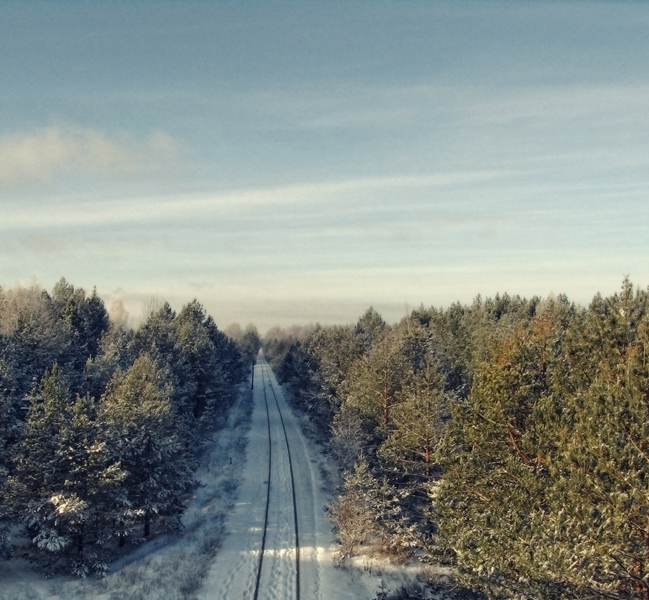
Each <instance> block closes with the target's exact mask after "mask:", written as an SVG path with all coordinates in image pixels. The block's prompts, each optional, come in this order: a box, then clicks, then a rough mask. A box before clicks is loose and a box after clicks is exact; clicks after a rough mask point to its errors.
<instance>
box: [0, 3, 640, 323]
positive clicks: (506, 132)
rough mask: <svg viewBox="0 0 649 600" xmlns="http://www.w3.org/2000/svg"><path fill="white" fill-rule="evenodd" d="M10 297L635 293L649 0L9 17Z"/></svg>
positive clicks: (98, 9)
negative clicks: (65, 292)
mask: <svg viewBox="0 0 649 600" xmlns="http://www.w3.org/2000/svg"><path fill="white" fill-rule="evenodd" d="M1 7H2V19H0V82H1V86H0V207H1V208H2V217H1V218H0V284H2V285H4V286H11V285H13V284H14V283H16V282H18V281H21V282H23V283H29V282H30V280H31V279H32V278H36V280H37V281H38V282H39V283H40V284H41V285H43V286H45V287H47V288H51V286H52V285H53V284H54V283H55V282H56V281H57V280H58V279H59V278H60V277H62V276H65V277H66V278H67V279H68V280H69V281H70V282H72V283H73V284H75V285H77V286H82V287H85V288H87V289H91V288H92V287H93V286H96V287H97V290H98V292H99V293H100V295H102V297H103V298H105V299H106V301H107V303H110V301H111V300H112V299H113V298H116V297H119V298H121V299H122V300H123V302H124V303H125V305H126V308H127V310H128V311H129V312H130V313H131V314H132V315H133V316H134V317H138V316H139V315H140V311H141V305H142V302H143V300H145V299H146V298H149V297H150V296H152V295H157V296H158V297H160V298H164V299H167V300H169V301H170V302H171V304H172V305H173V306H174V307H176V308H180V307H181V306H182V304H183V303H185V302H187V301H189V300H191V299H192V298H193V297H197V298H198V299H199V300H200V301H201V302H202V303H203V304H204V305H205V306H206V308H207V309H208V310H209V312H210V313H211V314H213V315H214V317H215V318H216V320H217V323H219V324H220V325H222V326H226V325H228V324H229V323H230V322H232V321H238V322H241V323H242V324H245V323H248V322H250V321H252V322H254V323H256V324H257V325H258V326H259V328H260V330H262V331H263V330H265V329H266V328H268V327H270V326H272V325H275V324H278V325H287V324H290V323H304V322H316V321H320V322H323V323H331V322H352V321H354V320H355V319H356V318H357V316H358V315H359V314H360V313H361V312H362V311H363V310H364V309H365V308H367V307H368V306H369V305H370V304H372V305H374V306H375V307H376V308H377V309H378V310H379V311H380V312H382V313H383V314H384V316H385V317H386V318H387V319H388V320H397V319H399V318H400V317H401V316H403V314H404V313H405V311H406V307H409V308H412V307H414V306H418V305H419V304H421V303H423V304H424V305H426V306H428V305H431V304H434V305H438V306H441V305H448V304H449V303H450V302H452V301H455V300H460V301H462V302H470V301H471V299H472V298H473V297H474V296H475V295H477V294H478V293H481V294H482V295H483V296H486V295H493V294H495V293H496V292H504V291H507V292H509V293H518V294H521V295H526V296H530V295H533V294H538V295H541V296H545V295H547V294H549V293H560V292H564V293H567V294H568V295H569V296H570V298H572V299H574V300H576V301H579V302H583V303H586V302H588V301H589V300H590V299H591V298H592V296H593V295H594V294H595V293H596V292H597V291H601V292H602V293H605V294H608V293H611V292H613V291H615V290H617V289H618V288H619V286H620V284H621V281H622V277H623V276H624V275H625V274H629V275H630V276H631V278H632V280H633V281H634V282H636V283H637V284H640V285H642V286H643V287H644V286H646V285H647V283H649V260H648V259H649V236H648V235H647V233H648V232H649V231H648V230H649V202H648V198H647V195H648V191H649V135H648V133H649V60H648V59H649V4H647V3H645V2H628V3H627V2H619V1H615V2H582V1H579V2H573V1H565V2H559V1H554V2H533V1H522V0H521V1H519V2H514V1H506V2H500V1H498V0H490V1H488V2H487V1H483V2H462V1H458V0H455V1H437V2H436V1H427V2H423V1H421V2H420V1H416V0H415V1H393V2H384V1H380V0H379V1H371V2H370V1H367V2H363V1H355V2H337V1H335V0H327V1H326V2H325V1H318V0H315V1H310V2H307V1H303V2H297V1H296V2H279V1H278V2H251V1H246V0H243V1H237V2H234V1H231V2H201V1H185V2H159V1H156V2H137V1H133V2H119V1H116V2H110V3H98V2H67V1H59V2H32V1H30V0H27V1H21V2H5V1H3V2H2V4H1Z"/></svg>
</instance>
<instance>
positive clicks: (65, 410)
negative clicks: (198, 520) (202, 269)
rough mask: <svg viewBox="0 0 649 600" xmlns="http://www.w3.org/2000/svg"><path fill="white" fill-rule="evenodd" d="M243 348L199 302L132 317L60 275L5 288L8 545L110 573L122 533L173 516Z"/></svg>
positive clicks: (1, 533) (63, 568)
mask: <svg viewBox="0 0 649 600" xmlns="http://www.w3.org/2000/svg"><path fill="white" fill-rule="evenodd" d="M248 359H249V358H248V357H246V356H245V352H242V351H241V350H240V348H239V347H238V346H237V344H235V342H234V341H233V340H231V339H230V338H229V337H227V336H226V335H225V334H224V333H222V332H221V331H220V330H219V329H218V328H217V326H216V324H215V323H214V321H213V320H212V318H211V317H209V316H207V315H206V313H205V310H204V309H203V307H202V306H201V305H200V304H199V303H198V302H197V301H196V300H194V301H192V302H190V303H189V304H187V305H186V306H184V307H183V308H182V310H181V311H180V312H179V313H176V312H174V311H173V310H172V308H171V307H170V306H169V305H168V304H167V303H153V304H152V306H151V307H150V310H149V311H148V314H147V315H146V318H145V320H144V321H143V323H142V324H141V325H140V326H139V327H138V328H137V330H135V331H133V330H130V329H126V328H124V327H121V326H117V325H115V324H112V323H111V321H110V319H109V316H108V313H107V311H106V308H105V306H104V303H103V301H102V300H101V299H100V298H99V297H98V296H97V294H96V292H95V291H93V292H92V293H91V294H86V292H85V291H84V290H83V289H81V288H75V287H74V286H73V285H71V284H70V283H68V282H67V281H65V279H62V280H61V281H60V282H59V283H57V284H56V285H55V286H54V289H53V290H52V292H51V293H48V292H47V291H45V290H42V289H40V288H39V287H38V286H32V287H30V288H22V287H16V288H14V289H10V290H2V289H1V288H0V553H1V554H2V555H3V556H4V557H9V556H11V555H12V553H14V552H15V551H16V548H15V547H14V545H12V540H13V541H15V540H16V539H19V540H24V539H26V540H27V541H28V544H27V546H24V545H23V544H20V546H21V547H20V552H21V555H23V556H26V557H27V558H29V559H30V560H31V561H33V562H34V563H35V565H36V566H37V568H39V569H40V570H41V571H43V572H45V573H54V572H68V573H74V574H75V575H78V576H82V577H85V576H87V575H91V574H95V575H102V574H104V573H105V572H106V570H107V564H108V562H109V560H110V559H111V558H112V557H114V556H115V552H116V551H117V549H119V548H120V547H124V546H128V545H133V544H138V543H140V542H142V541H143V540H144V539H146V538H147V537H148V536H149V535H150V533H151V532H152V531H153V530H154V529H155V530H157V531H170V530H175V529H178V528H179V525H180V515H181V513H182V510H183V497H184V495H186V494H187V492H188V491H189V490H191V489H192V486H193V485H194V480H193V472H194V470H195V468H196V465H197V461H196V459H197V456H198V454H199V452H200V449H201V442H202V440H203V439H204V437H205V435H206V434H207V433H208V432H209V431H210V430H211V429H212V428H213V427H214V422H215V418H216V417H217V416H218V415H219V414H222V413H223V411H224V410H226V409H227V408H228V407H229V406H230V405H231V403H232V402H233V400H234V398H235V395H236V385H237V384H238V383H239V382H240V381H241V380H242V378H243V377H244V376H245V367H244V365H245V362H246V360H248Z"/></svg>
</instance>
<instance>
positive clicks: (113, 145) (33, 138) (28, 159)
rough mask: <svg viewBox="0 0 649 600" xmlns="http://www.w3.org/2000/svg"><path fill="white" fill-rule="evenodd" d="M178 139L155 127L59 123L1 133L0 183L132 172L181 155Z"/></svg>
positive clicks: (12, 184)
mask: <svg viewBox="0 0 649 600" xmlns="http://www.w3.org/2000/svg"><path fill="white" fill-rule="evenodd" d="M177 158H178V144H177V143H176V142H175V141H174V140H173V139H172V138H171V137H170V136H168V135H167V134H165V133H162V132H155V133H153V134H151V135H150V136H149V137H148V138H147V139H144V140H138V139H135V138H134V137H133V136H130V135H128V134H125V133H118V134H108V133H106V132H104V131H100V130H96V129H83V128H79V127H71V126H57V127H45V128H40V129H34V130H32V131H29V132H18V133H14V134H10V135H5V136H2V137H0V187H5V188H15V187H24V186H30V185H43V184H47V183H50V182H52V181H54V180H56V179H59V178H62V177H63V178H77V177H102V178H106V177H107V178H111V179H121V178H129V177H134V176H138V175H140V174H142V173H143V172H147V171H152V170H153V171H155V170H159V169H161V168H164V167H165V166H168V165H170V164H173V163H174V162H175V161H177Z"/></svg>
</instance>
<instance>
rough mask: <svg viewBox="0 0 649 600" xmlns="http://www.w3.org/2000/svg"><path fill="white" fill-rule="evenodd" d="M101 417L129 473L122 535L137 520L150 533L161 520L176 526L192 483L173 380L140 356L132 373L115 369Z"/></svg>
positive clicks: (113, 452)
mask: <svg viewBox="0 0 649 600" xmlns="http://www.w3.org/2000/svg"><path fill="white" fill-rule="evenodd" d="M99 417H100V419H101V421H102V423H103V424H105V425H106V428H105V430H104V434H103V435H104V437H103V439H102V442H103V443H104V444H105V446H106V448H107V452H108V455H109V457H110V459H111V461H112V462H113V463H115V464H117V463H119V464H120V465H121V468H122V469H123V470H124V472H125V477H124V479H123V481H122V482H121V486H122V492H121V493H122V496H123V497H124V499H125V501H124V508H123V510H122V511H121V514H120V515H119V518H118V526H119V527H120V536H122V538H125V537H130V536H133V533H134V532H133V527H134V526H135V525H136V524H138V523H139V524H140V525H141V526H142V528H143V529H142V531H143V536H144V537H147V536H148V535H149V533H150V531H151V524H152V523H153V522H154V521H155V520H157V519H160V518H163V519H164V521H165V522H166V524H167V527H177V526H178V525H179V521H178V517H179V515H180V514H181V512H182V503H181V495H182V494H183V493H185V492H186V491H187V490H188V489H189V487H190V486H191V484H192V475H191V474H192V464H191V460H190V458H189V457H190V456H191V453H190V452H189V440H190V436H189V433H188V432H187V430H186V428H185V426H184V422H183V420H182V419H179V418H178V414H177V412H176V411H175V410H174V405H173V402H172V389H171V386H170V384H169V383H168V381H167V380H166V378H165V377H164V375H163V373H162V372H161V371H160V370H159V369H158V368H157V367H156V365H155V363H154V361H153V360H152V359H151V358H150V357H148V356H146V355H144V356H141V357H140V358H138V359H137V360H136V361H135V362H134V363H133V366H132V367H131V368H130V369H129V370H128V371H126V372H125V373H122V372H119V371H118V372H117V373H116V375H115V376H114V377H113V379H112V380H111V382H110V383H109V385H108V388H107V391H106V394H105V396H104V397H103V398H102V402H101V408H100V414H99Z"/></svg>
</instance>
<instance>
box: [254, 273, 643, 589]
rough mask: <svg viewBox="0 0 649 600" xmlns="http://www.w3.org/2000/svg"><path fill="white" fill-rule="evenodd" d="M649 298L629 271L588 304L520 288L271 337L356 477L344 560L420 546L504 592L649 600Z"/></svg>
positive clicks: (467, 579) (341, 529)
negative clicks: (388, 317)
mask: <svg viewBox="0 0 649 600" xmlns="http://www.w3.org/2000/svg"><path fill="white" fill-rule="evenodd" d="M647 301H648V294H647V291H646V290H640V289H637V288H634V286H633V285H632V284H631V283H630V282H629V281H628V280H626V279H625V280H624V282H623V285H622V288H621V291H620V292H618V293H616V294H613V295H611V296H608V297H602V296H601V295H599V294H598V295H596V296H595V297H594V298H593V300H592V302H591V303H590V305H589V306H587V307H583V306H580V305H577V304H575V303H573V302H570V301H569V299H568V298H567V297H565V296H557V297H549V298H545V299H541V298H537V297H535V298H531V299H524V298H520V297H518V296H509V295H507V294H504V295H497V296H496V297H495V298H487V299H482V298H481V297H478V298H476V299H475V300H474V302H473V303H472V304H470V305H468V306H467V305H462V304H460V303H456V304H453V305H451V306H450V307H448V308H445V309H438V308H424V307H421V308H419V309H417V310H415V311H413V312H412V313H411V314H410V315H409V316H408V317H406V318H404V319H403V320H402V321H401V322H400V323H398V324H396V325H394V326H389V325H387V324H386V323H385V322H384V321H383V319H382V318H381V317H380V315H378V314H377V313H376V311H374V310H373V309H370V310H368V311H367V312H366V313H365V314H364V315H363V316H362V317H361V318H360V319H359V321H358V322H357V323H356V325H353V326H333V327H316V328H315V329H314V330H313V331H310V332H306V333H304V334H303V335H294V336H282V335H281V334H280V332H276V334H275V336H274V337H270V338H269V339H267V340H266V351H267V353H268V354H270V355H271V357H272V360H273V364H274V365H275V368H276V369H277V372H278V374H279V377H280V379H281V380H282V381H283V382H284V383H285V384H287V386H288V387H289V389H290V391H291V395H292V397H293V400H294V402H295V403H296V404H297V405H298V406H299V407H301V409H302V410H304V411H306V412H307V413H308V414H309V415H310V416H311V418H312V420H313V422H314V423H316V424H317V425H318V429H319V430H320V431H321V432H322V433H323V435H324V436H325V437H326V439H327V443H328V447H329V448H330V450H331V452H332V454H333V455H334V456H335V457H336V458H337V460H338V461H339V464H340V465H341V469H342V470H343V472H344V477H343V480H342V485H341V489H340V493H339V495H338V497H337V498H336V499H335V500H334V501H333V502H332V503H330V505H329V507H328V511H329V514H330V517H331V518H332V520H333V522H334V525H335V526H336V528H337V532H338V536H339V539H340V542H341V559H344V558H345V557H346V556H350V555H352V554H353V553H354V552H356V551H358V549H359V547H367V546H370V545H371V547H372V548H374V549H376V548H380V549H382V550H383V551H385V552H387V553H403V552H412V553H415V554H417V555H418V556H419V557H420V558H421V559H422V560H425V561H426V560H428V561H432V562H436V563H439V562H440V561H441V562H443V563H446V564H449V565H452V566H453V567H454V572H455V573H456V577H457V580H458V582H459V583H461V584H463V585H466V586H468V587H470V588H472V589H474V590H478V591H481V592H483V593H484V594H485V595H486V596H488V597H490V598H534V599H539V600H540V599H545V598H573V599H576V598H579V599H590V598H614V599H619V600H622V599H631V598H634V599H636V598H637V599H642V600H647V599H649V479H648V467H649V360H648V359H649V315H648V312H647Z"/></svg>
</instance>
